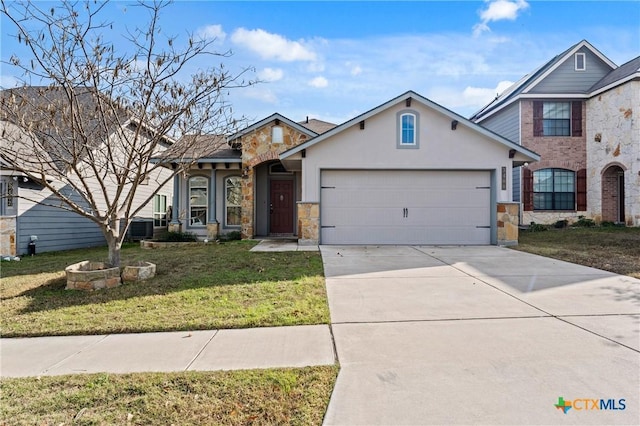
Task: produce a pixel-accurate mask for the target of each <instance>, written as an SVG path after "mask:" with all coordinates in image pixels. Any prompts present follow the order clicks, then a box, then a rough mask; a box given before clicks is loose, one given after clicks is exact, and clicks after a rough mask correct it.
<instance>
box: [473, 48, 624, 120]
mask: <svg viewBox="0 0 640 426" xmlns="http://www.w3.org/2000/svg"><path fill="white" fill-rule="evenodd" d="M583 47H584V48H586V49H589V51H591V53H593V54H594V55H595V56H597V57H598V58H599V59H600V60H602V61H603V62H604V63H605V64H606V65H608V66H609V67H611V69H612V70H614V69H616V64H615V63H613V62H612V61H611V60H609V58H607V57H606V56H604V55H603V54H602V53H601V52H600V51H599V50H598V49H596V48H595V47H593V46H592V45H591V44H590V43H589V42H588V41H586V40H582V41H580V42H579V43H576V44H574V45H573V46H571V47H570V48H568V49H567V50H565V51H564V52H562V53H560V54H559V55H556V56H554V57H553V58H551V59H550V60H549V61H548V62H546V63H545V64H543V65H542V66H541V67H539V68H537V69H535V70H534V71H533V72H532V73H530V74H527V75H525V76H524V77H522V78H521V79H520V80H519V81H518V82H516V83H514V84H513V85H512V86H511V87H509V88H508V89H507V90H505V91H504V92H502V93H501V94H500V95H498V96H496V98H495V99H494V100H492V101H491V102H489V103H488V104H487V105H485V106H484V107H482V108H481V109H480V110H479V111H477V112H476V113H474V114H473V115H472V116H471V117H470V118H469V119H470V120H473V121H479V120H482V119H485V118H487V117H488V116H489V115H492V114H493V113H495V112H497V111H499V110H501V109H502V108H504V107H506V106H508V105H510V104H511V103H512V102H514V101H516V100H518V99H519V98H520V97H521V96H522V95H524V94H526V93H527V92H529V91H531V90H532V89H533V88H534V87H535V86H537V85H538V84H540V82H542V81H543V80H544V79H545V78H547V77H548V76H549V75H550V74H551V73H552V72H554V71H555V70H556V69H558V67H560V65H562V64H563V63H564V62H565V61H566V60H568V59H570V58H571V57H572V56H573V55H574V54H575V53H576V52H578V51H579V50H580V49H582V48H583ZM574 96H579V95H577V94H574Z"/></svg>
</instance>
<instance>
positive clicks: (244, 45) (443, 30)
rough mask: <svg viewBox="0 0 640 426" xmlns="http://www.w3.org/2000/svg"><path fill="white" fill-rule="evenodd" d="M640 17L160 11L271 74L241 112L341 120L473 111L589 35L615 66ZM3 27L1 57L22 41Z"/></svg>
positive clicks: (5, 79) (547, 11)
mask: <svg viewBox="0 0 640 426" xmlns="http://www.w3.org/2000/svg"><path fill="white" fill-rule="evenodd" d="M40 4H41V5H46V4H49V3H40ZM132 4H133V2H125V1H118V2H114V3H112V4H111V5H109V6H108V7H107V9H106V12H108V15H106V16H105V19H106V20H113V21H114V22H115V23H116V24H117V25H116V26H114V28H115V31H116V32H118V31H122V28H124V27H125V26H127V27H129V28H133V27H134V26H135V24H136V22H139V19H140V14H139V10H138V9H137V8H135V7H133V6H132ZM639 22H640V1H528V2H527V1H525V0H495V1H494V0H491V1H411V2H383V1H376V2H365V1H348V2H330V1H323V2H305V1H297V2H293V1H290V2H248V1H223V2H219V1H218V2H213V1H189V2H187V1H178V2H176V3H174V4H173V5H171V6H170V7H169V8H168V9H165V11H164V13H163V15H162V16H161V27H162V30H163V31H164V32H165V33H167V34H171V35H178V36H181V37H184V38H183V39H184V40H186V38H187V34H188V33H194V34H198V35H201V36H203V37H216V41H215V43H214V45H213V46H214V47H215V48H216V49H218V50H219V51H226V50H231V51H232V52H233V56H232V57H230V58H228V59H225V60H224V63H225V65H226V66H227V67H228V68H229V69H231V70H239V69H241V68H245V67H253V68H254V69H255V73H254V74H252V75H250V77H253V78H259V79H261V80H262V81H263V82H262V83H260V84H258V85H256V86H255V87H252V88H246V89H240V90H237V91H235V92H232V93H231V94H230V97H229V100H230V101H231V102H232V103H233V105H234V111H235V112H236V113H237V114H240V115H244V116H246V117H247V118H249V119H250V121H255V120H259V119H262V118H264V117H266V116H268V115H270V114H272V113H274V112H279V113H281V114H283V115H285V116H287V117H289V118H290V119H292V120H295V121H300V120H303V119H304V118H305V117H306V116H309V117H311V118H319V119H322V120H326V121H330V122H334V123H341V122H343V121H345V120H347V119H350V118H352V117H354V116H356V115H358V114H360V113H363V112H365V111H367V110H369V109H371V108H373V107H376V106H378V105H380V104H382V103H384V102H386V101H387V100H389V99H391V98H393V97H395V96H397V95H399V94H401V93H403V92H405V91H407V90H414V91H416V92H418V93H420V94H421V95H423V96H426V97H427V98H429V99H431V100H432V101H434V102H437V103H439V104H441V105H443V106H445V107H447V108H449V109H451V110H453V111H455V112H457V113H459V114H461V115H463V116H470V115H471V114H472V113H473V112H475V111H476V110H478V109H479V108H480V107H482V106H483V105H484V104H485V103H487V102H488V101H490V100H491V99H492V98H493V97H495V95H496V94H497V93H498V92H501V91H502V90H504V89H506V88H507V87H508V86H509V85H510V84H511V83H513V82H515V81H517V80H519V79H520V78H521V77H522V76H524V75H525V74H527V73H529V72H531V71H533V70H534V69H535V68H537V67H538V66H540V65H542V64H543V63H545V62H546V61H548V60H549V59H551V58H553V57H554V56H555V55H557V54H559V53H561V52H563V51H564V50H566V49H567V48H569V47H570V46H572V45H573V44H575V43H577V42H579V41H581V40H583V39H586V40H588V41H589V42H590V43H591V44H593V45H594V46H595V47H596V48H597V49H599V50H600V51H601V52H602V53H603V54H604V55H605V56H607V57H608V58H609V59H611V60H612V61H613V62H615V63H616V64H618V65H621V64H623V63H624V62H627V61H628V60H630V59H632V58H634V57H636V56H638V55H640V24H639ZM1 23H2V28H1V31H2V33H1V35H2V60H3V61H5V60H7V59H8V58H9V57H10V55H11V53H13V52H16V51H18V52H19V47H17V46H16V45H15V44H14V41H13V39H12V38H11V37H9V36H8V35H9V34H11V32H12V31H11V28H10V26H9V25H7V23H6V21H5V18H4V17H3V18H2V22H1ZM114 37H116V35H114ZM116 46H118V44H117V43H116ZM206 61H210V59H206ZM206 61H204V60H203V62H201V63H199V64H194V68H193V69H195V68H197V67H199V66H201V67H206V66H207V65H209V63H207V62H206ZM218 62H219V60H216V61H214V63H218ZM12 72H14V71H13V70H11V69H10V68H9V67H7V66H6V65H4V64H3V66H2V70H1V71H0V76H1V80H0V83H1V84H2V86H3V87H9V86H11V85H12V84H14V81H15V75H12Z"/></svg>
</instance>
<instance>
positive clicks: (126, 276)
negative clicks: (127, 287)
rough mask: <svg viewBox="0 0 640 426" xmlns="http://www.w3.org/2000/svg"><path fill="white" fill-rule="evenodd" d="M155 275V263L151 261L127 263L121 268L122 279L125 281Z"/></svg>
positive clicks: (133, 280)
mask: <svg viewBox="0 0 640 426" xmlns="http://www.w3.org/2000/svg"><path fill="white" fill-rule="evenodd" d="M155 276H156V265H155V263H151V262H139V263H138V264H137V265H127V266H125V267H124V269H123V270H122V281H124V282H125V283H128V282H136V281H144V280H148V279H150V278H153V277H155Z"/></svg>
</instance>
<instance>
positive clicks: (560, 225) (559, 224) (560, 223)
mask: <svg viewBox="0 0 640 426" xmlns="http://www.w3.org/2000/svg"><path fill="white" fill-rule="evenodd" d="M568 223H569V221H567V220H566V219H562V220H559V221H557V222H556V223H555V224H554V225H553V227H554V228H557V229H563V228H566V227H567V224H568Z"/></svg>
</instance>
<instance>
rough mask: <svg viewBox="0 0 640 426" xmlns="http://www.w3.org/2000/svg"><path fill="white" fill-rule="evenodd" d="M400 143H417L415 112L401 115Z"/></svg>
mask: <svg viewBox="0 0 640 426" xmlns="http://www.w3.org/2000/svg"><path fill="white" fill-rule="evenodd" d="M400 143H401V144H402V145H415V144H416V116H415V115H413V114H402V115H401V116H400Z"/></svg>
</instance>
